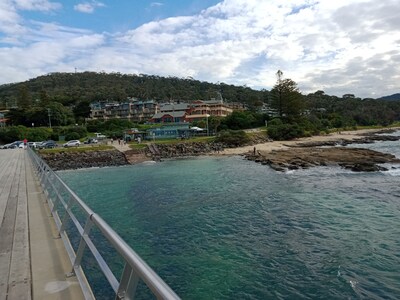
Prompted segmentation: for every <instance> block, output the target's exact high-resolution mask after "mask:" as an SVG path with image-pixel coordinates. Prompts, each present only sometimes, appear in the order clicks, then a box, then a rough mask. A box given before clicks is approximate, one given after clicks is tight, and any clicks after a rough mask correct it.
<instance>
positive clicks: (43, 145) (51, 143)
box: [38, 140, 57, 149]
mask: <svg viewBox="0 0 400 300" xmlns="http://www.w3.org/2000/svg"><path fill="white" fill-rule="evenodd" d="M55 147H57V143H56V142H55V141H52V140H49V141H45V142H42V143H41V144H40V145H39V146H38V148H39V149H50V148H55Z"/></svg>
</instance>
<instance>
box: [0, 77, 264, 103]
mask: <svg viewBox="0 0 400 300" xmlns="http://www.w3.org/2000/svg"><path fill="white" fill-rule="evenodd" d="M218 93H221V95H222V97H223V99H225V100H226V101H228V102H244V103H247V104H250V105H251V102H253V103H254V102H260V101H263V100H266V98H267V97H268V91H256V90H253V89H250V88H248V87H245V86H234V85H228V84H225V83H218V84H214V83H209V82H203V81H198V80H194V79H192V78H185V79H183V78H177V77H160V76H152V75H142V74H140V75H131V74H121V73H111V74H107V73H95V72H83V73H51V74H48V75H44V76H39V77H37V78H34V79H31V80H29V81H26V82H21V83H15V84H7V85H1V86H0V99H1V101H2V102H3V103H0V105H1V106H3V107H4V106H5V103H4V102H5V101H7V103H8V104H11V105H12V104H13V103H14V102H18V101H17V100H18V98H20V97H30V98H31V99H32V100H36V99H43V98H49V100H51V101H56V102H60V103H62V104H63V105H74V104H75V105H76V104H77V103H80V102H93V101H97V100H110V101H125V100H126V99H127V97H137V98H140V99H155V100H158V101H168V100H194V99H201V100H209V99H211V98H218V96H219V94H218Z"/></svg>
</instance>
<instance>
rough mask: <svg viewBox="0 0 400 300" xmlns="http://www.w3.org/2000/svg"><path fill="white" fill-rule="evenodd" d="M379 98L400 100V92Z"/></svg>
mask: <svg viewBox="0 0 400 300" xmlns="http://www.w3.org/2000/svg"><path fill="white" fill-rule="evenodd" d="M379 100H387V101H400V93H397V94H393V95H390V96H384V97H381V98H379Z"/></svg>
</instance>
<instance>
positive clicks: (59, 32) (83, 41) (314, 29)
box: [0, 0, 400, 97]
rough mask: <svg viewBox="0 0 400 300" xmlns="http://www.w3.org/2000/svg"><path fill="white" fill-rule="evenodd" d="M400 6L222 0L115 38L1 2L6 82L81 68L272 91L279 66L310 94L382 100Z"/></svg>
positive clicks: (395, 69)
mask: <svg viewBox="0 0 400 300" xmlns="http://www.w3.org/2000/svg"><path fill="white" fill-rule="evenodd" d="M4 1H6V2H10V1H11V0H4ZM39 2H40V1H37V3H39ZM397 2H398V0H386V1H375V0H335V1H317V0H291V1H280V0H225V1H222V2H220V3H218V4H217V5H215V6H212V7H210V8H208V9H205V10H203V11H201V12H200V13H198V14H197V15H192V16H180V17H173V18H166V19H161V20H157V21H153V22H149V23H146V24H143V25H142V26H140V27H138V28H135V29H132V30H128V31H125V32H118V33H108V34H105V33H101V34H100V33H95V32H92V31H88V30H84V29H77V28H70V27H63V26H61V25H59V24H52V23H38V22H32V21H29V20H24V19H22V18H21V16H19V15H18V11H17V7H16V6H14V8H13V9H10V7H7V5H3V3H4V2H2V3H0V32H3V35H4V37H3V38H2V41H3V42H9V43H13V44H11V45H13V46H12V47H7V48H6V47H3V48H0V61H2V71H0V82H1V83H6V82H11V81H17V80H25V79H27V78H29V77H34V76H37V75H40V74H43V73H48V72H54V71H68V70H72V69H73V67H78V68H79V69H80V70H92V71H103V70H104V71H117V72H122V73H147V74H157V75H161V76H168V75H172V76H178V77H187V76H192V77H193V78H196V79H200V80H206V81H211V82H217V81H219V82H225V83H228V84H239V85H245V84H246V85H247V86H250V87H256V88H266V89H270V88H271V87H272V86H273V85H274V83H275V81H276V77H275V73H276V71H277V70H278V69H280V70H282V71H283V72H284V77H286V78H291V79H293V80H294V81H296V82H297V83H298V84H299V87H300V89H301V91H302V92H304V93H308V92H313V91H316V90H324V91H325V92H326V93H328V94H335V95H342V94H346V93H354V94H356V95H357V96H360V97H378V96H382V95H386V94H392V93H396V92H399V90H398V82H399V79H400V78H399V77H400V64H399V60H400V48H399V45H400V21H399V20H400V10H398V9H397V7H398V3H397ZM154 3H156V2H154ZM81 4H82V5H84V4H87V5H89V6H88V7H86V8H85V7H84V8H83V9H82V7H81V11H84V10H85V9H86V11H85V12H87V13H89V12H93V10H92V9H95V8H96V7H101V6H102V5H104V4H102V3H100V2H87V3H81ZM99 4H100V6H99ZM96 5H97V6H96ZM75 9H77V8H75ZM15 33H16V34H15ZM45 49H47V50H45ZM21 70H24V71H21ZM28 76H29V77H28Z"/></svg>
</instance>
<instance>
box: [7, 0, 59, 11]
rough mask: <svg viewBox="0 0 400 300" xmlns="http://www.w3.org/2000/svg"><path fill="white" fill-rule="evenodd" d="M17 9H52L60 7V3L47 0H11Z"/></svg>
mask: <svg viewBox="0 0 400 300" xmlns="http://www.w3.org/2000/svg"><path fill="white" fill-rule="evenodd" d="M13 1H14V3H15V5H16V7H17V9H22V10H35V11H53V10H57V9H60V8H61V7H62V5H61V3H58V2H51V1H48V0H13Z"/></svg>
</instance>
